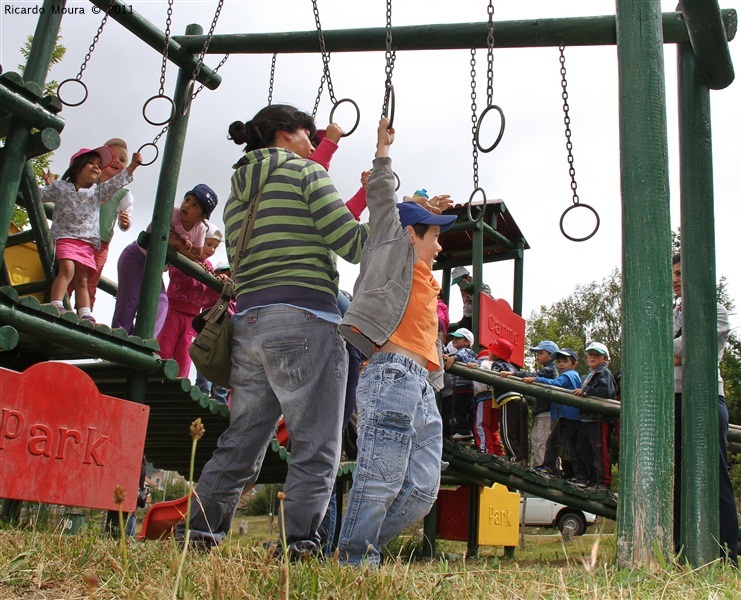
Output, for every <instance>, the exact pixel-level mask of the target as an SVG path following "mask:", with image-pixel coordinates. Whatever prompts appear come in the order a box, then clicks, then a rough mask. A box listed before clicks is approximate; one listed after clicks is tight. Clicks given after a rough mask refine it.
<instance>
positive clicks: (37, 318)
mask: <svg viewBox="0 0 741 600" xmlns="http://www.w3.org/2000/svg"><path fill="white" fill-rule="evenodd" d="M65 316H66V319H65ZM67 319H70V320H69V321H68V320H67ZM78 322H79V319H78V317H77V315H76V314H74V313H73V312H69V313H63V316H62V317H60V318H53V317H49V316H47V315H44V314H43V313H40V312H37V313H31V312H27V310H23V308H22V307H18V308H16V307H14V306H10V305H8V304H6V303H5V302H0V323H2V324H4V325H10V326H11V327H13V328H15V329H16V330H18V332H19V333H21V334H25V335H30V336H33V337H37V338H39V339H43V340H45V341H46V342H47V343H48V344H58V345H60V346H64V347H68V348H71V349H73V350H76V351H77V352H79V353H80V355H81V356H93V357H100V358H103V359H106V360H110V361H113V362H119V363H121V364H125V365H127V366H130V367H131V368H134V369H137V370H139V371H141V372H142V373H148V374H163V371H166V370H167V369H168V365H167V364H163V361H161V360H160V359H157V358H156V357H155V356H154V355H153V354H152V353H150V352H145V351H142V349H138V350H137V349H134V348H132V347H131V346H130V345H124V344H121V343H119V342H117V341H116V340H111V339H108V337H107V336H102V335H100V334H98V333H97V332H96V331H94V330H90V331H88V330H85V329H83V328H82V327H80V326H79V325H78V324H77V323H78ZM176 364H177V363H176ZM169 368H170V369H171V368H172V367H169Z"/></svg>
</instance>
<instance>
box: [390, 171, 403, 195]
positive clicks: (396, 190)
mask: <svg viewBox="0 0 741 600" xmlns="http://www.w3.org/2000/svg"><path fill="white" fill-rule="evenodd" d="M391 172H392V173H393V174H394V177H395V178H396V187H395V188H394V191H395V192H398V191H399V188H400V187H401V179H399V176H398V175H397V174H396V171H391Z"/></svg>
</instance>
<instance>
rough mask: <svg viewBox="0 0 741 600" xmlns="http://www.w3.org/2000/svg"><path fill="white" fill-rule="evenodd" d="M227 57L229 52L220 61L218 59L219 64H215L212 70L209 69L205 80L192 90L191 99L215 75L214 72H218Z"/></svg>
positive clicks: (193, 98)
mask: <svg viewBox="0 0 741 600" xmlns="http://www.w3.org/2000/svg"><path fill="white" fill-rule="evenodd" d="M228 58H229V53H226V54H225V55H224V58H222V59H221V61H219V64H218V65H216V67H215V68H214V70H213V71H211V74H210V75H209V76H208V78H207V79H206V81H204V82H203V83H202V84H201V85H199V86H198V89H197V90H196V91H195V92H193V95H192V96H191V97H190V99H191V101H193V100H195V98H196V96H197V95H198V94H200V93H201V90H202V89H203V88H204V87H205V85H206V84H207V83H208V82H209V81H211V79H212V78H213V76H214V75H216V73H218V72H219V69H220V68H221V67H222V66H224V63H225V62H226V61H227V59H228Z"/></svg>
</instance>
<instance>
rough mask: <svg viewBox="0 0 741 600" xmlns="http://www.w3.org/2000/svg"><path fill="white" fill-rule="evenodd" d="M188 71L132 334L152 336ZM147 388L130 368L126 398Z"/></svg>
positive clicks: (178, 89) (178, 88)
mask: <svg viewBox="0 0 741 600" xmlns="http://www.w3.org/2000/svg"><path fill="white" fill-rule="evenodd" d="M185 32H186V34H200V33H202V32H203V28H202V27H201V26H200V25H196V24H191V25H188V26H187V27H186V29H185ZM191 75H192V71H186V70H185V69H180V70H179V71H178V80H177V83H176V85H175V93H174V99H175V102H176V107H177V111H178V116H177V117H175V118H174V119H173V120H172V122H171V123H170V128H169V129H168V131H167V137H166V141H165V148H164V151H163V152H162V159H161V160H162V163H161V164H162V167H161V168H160V176H159V181H158V183H157V194H156V196H155V200H154V210H153V212H152V227H151V231H150V234H149V245H148V247H147V258H146V260H145V263H144V275H143V283H142V290H141V296H140V298H139V310H138V311H137V316H136V326H135V328H134V333H135V335H138V336H139V337H143V338H151V337H152V336H153V335H154V326H155V321H156V318H157V305H158V303H159V296H160V289H161V287H162V269H163V268H164V266H165V256H166V254H167V247H168V244H167V242H168V240H169V239H170V221H171V220H172V209H173V207H174V205H175V195H176V193H177V186H178V177H179V175H180V165H181V164H182V160H183V147H184V146H185V134H186V131H187V129H188V119H189V117H190V110H188V111H187V112H186V113H185V114H184V115H180V114H179V113H180V111H181V109H182V107H183V102H184V101H185V99H186V94H190V91H189V90H190V87H189V84H190V77H191ZM188 100H189V98H188ZM191 109H192V107H191ZM146 388H147V381H146V378H145V377H144V376H143V375H142V374H141V373H137V372H135V371H132V372H131V373H130V375H129V378H128V393H127V397H128V398H129V400H134V401H136V402H141V401H143V400H144V396H145V394H146Z"/></svg>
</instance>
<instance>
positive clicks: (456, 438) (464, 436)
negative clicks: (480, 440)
mask: <svg viewBox="0 0 741 600" xmlns="http://www.w3.org/2000/svg"><path fill="white" fill-rule="evenodd" d="M472 439H473V434H471V433H454V434H453V435H451V436H450V441H452V442H463V441H469V440H472Z"/></svg>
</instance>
